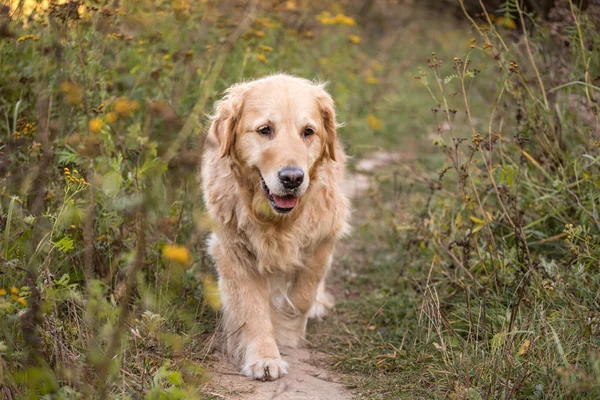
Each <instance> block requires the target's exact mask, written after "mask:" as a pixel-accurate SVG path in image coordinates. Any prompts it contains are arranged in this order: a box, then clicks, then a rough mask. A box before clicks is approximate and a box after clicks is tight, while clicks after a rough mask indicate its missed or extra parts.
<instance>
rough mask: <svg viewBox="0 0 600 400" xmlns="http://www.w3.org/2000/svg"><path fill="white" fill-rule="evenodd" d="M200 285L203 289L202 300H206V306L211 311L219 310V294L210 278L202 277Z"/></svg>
mask: <svg viewBox="0 0 600 400" xmlns="http://www.w3.org/2000/svg"><path fill="white" fill-rule="evenodd" d="M202 284H203V289H204V290H203V291H204V298H205V299H206V302H207V303H208V305H209V306H210V307H211V308H212V309H213V310H216V311H218V310H220V309H221V305H222V303H221V295H220V293H219V288H218V287H217V284H216V283H215V281H214V279H213V278H212V276H210V275H206V276H205V277H203V278H202Z"/></svg>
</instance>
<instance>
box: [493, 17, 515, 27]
mask: <svg viewBox="0 0 600 400" xmlns="http://www.w3.org/2000/svg"><path fill="white" fill-rule="evenodd" d="M494 23H495V24H496V25H497V26H502V27H504V28H506V29H517V24H516V22H515V21H514V20H513V19H511V18H505V17H500V18H498V19H497V20H496V21H495V22H494Z"/></svg>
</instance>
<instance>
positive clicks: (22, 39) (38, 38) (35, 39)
mask: <svg viewBox="0 0 600 400" xmlns="http://www.w3.org/2000/svg"><path fill="white" fill-rule="evenodd" d="M26 40H34V41H38V40H40V36H39V35H25V36H21V37H20V38H18V39H17V42H24V41H26Z"/></svg>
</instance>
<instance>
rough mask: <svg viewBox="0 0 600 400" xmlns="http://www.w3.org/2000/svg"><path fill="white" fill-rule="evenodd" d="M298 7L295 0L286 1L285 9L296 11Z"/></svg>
mask: <svg viewBox="0 0 600 400" xmlns="http://www.w3.org/2000/svg"><path fill="white" fill-rule="evenodd" d="M297 8H298V5H297V4H296V2H295V1H294V0H288V1H286V2H285V9H286V10H288V11H294V10H296V9H297Z"/></svg>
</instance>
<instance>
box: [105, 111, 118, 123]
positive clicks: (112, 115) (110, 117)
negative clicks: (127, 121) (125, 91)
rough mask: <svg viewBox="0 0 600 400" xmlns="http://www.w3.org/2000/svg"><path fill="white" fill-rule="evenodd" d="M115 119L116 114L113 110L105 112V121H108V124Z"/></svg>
mask: <svg viewBox="0 0 600 400" xmlns="http://www.w3.org/2000/svg"><path fill="white" fill-rule="evenodd" d="M116 120H117V114H115V113H114V112H109V113H107V114H106V122H108V123H109V124H112V123H113V122H115V121H116Z"/></svg>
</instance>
